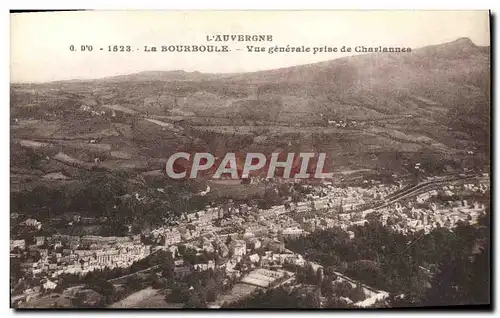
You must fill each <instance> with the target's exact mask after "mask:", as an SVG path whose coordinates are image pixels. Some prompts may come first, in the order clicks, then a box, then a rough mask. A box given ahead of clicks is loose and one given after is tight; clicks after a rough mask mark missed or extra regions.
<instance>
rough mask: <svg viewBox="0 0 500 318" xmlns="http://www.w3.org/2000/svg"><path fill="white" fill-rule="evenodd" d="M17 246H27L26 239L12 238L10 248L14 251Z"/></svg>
mask: <svg viewBox="0 0 500 318" xmlns="http://www.w3.org/2000/svg"><path fill="white" fill-rule="evenodd" d="M16 247H17V248H19V249H21V250H24V249H25V247H26V242H25V241H24V240H10V250H11V251H12V250H13V249H15V248H16Z"/></svg>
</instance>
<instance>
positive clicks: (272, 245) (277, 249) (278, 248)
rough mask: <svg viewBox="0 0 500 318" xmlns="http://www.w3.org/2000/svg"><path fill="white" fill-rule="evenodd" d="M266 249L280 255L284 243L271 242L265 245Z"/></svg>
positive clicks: (283, 248)
mask: <svg viewBox="0 0 500 318" xmlns="http://www.w3.org/2000/svg"><path fill="white" fill-rule="evenodd" d="M267 247H268V248H269V249H270V250H271V251H273V252H276V253H282V252H283V251H284V250H285V243H283V242H281V241H278V240H272V241H270V242H269V243H267Z"/></svg>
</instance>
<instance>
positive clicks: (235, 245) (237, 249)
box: [229, 240, 247, 256]
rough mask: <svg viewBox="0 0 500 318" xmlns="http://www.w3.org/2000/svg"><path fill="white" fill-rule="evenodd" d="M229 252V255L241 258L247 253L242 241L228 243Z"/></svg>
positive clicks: (244, 243)
mask: <svg viewBox="0 0 500 318" xmlns="http://www.w3.org/2000/svg"><path fill="white" fill-rule="evenodd" d="M229 250H230V251H231V255H234V256H243V255H245V254H246V253H247V244H246V242H245V241H243V240H233V241H231V243H229Z"/></svg>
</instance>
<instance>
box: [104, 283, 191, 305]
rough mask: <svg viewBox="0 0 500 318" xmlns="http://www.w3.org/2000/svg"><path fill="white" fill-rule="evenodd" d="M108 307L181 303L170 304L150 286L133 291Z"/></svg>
mask: <svg viewBox="0 0 500 318" xmlns="http://www.w3.org/2000/svg"><path fill="white" fill-rule="evenodd" d="M109 308H115V309H116V308H170V309H175V308H182V304H172V303H167V302H166V301H165V295H163V294H162V293H160V291H159V290H158V289H153V288H151V287H148V288H145V289H142V290H140V291H138V292H135V293H133V294H131V295H129V296H128V297H126V298H125V299H122V300H120V301H118V302H116V303H114V304H112V305H110V306H109Z"/></svg>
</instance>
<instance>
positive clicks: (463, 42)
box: [451, 37, 476, 46]
mask: <svg viewBox="0 0 500 318" xmlns="http://www.w3.org/2000/svg"><path fill="white" fill-rule="evenodd" d="M451 43H454V44H456V45H464V46H476V45H475V44H474V42H472V40H471V39H470V38H466V37H463V38H458V39H456V40H455V41H453V42H451Z"/></svg>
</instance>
